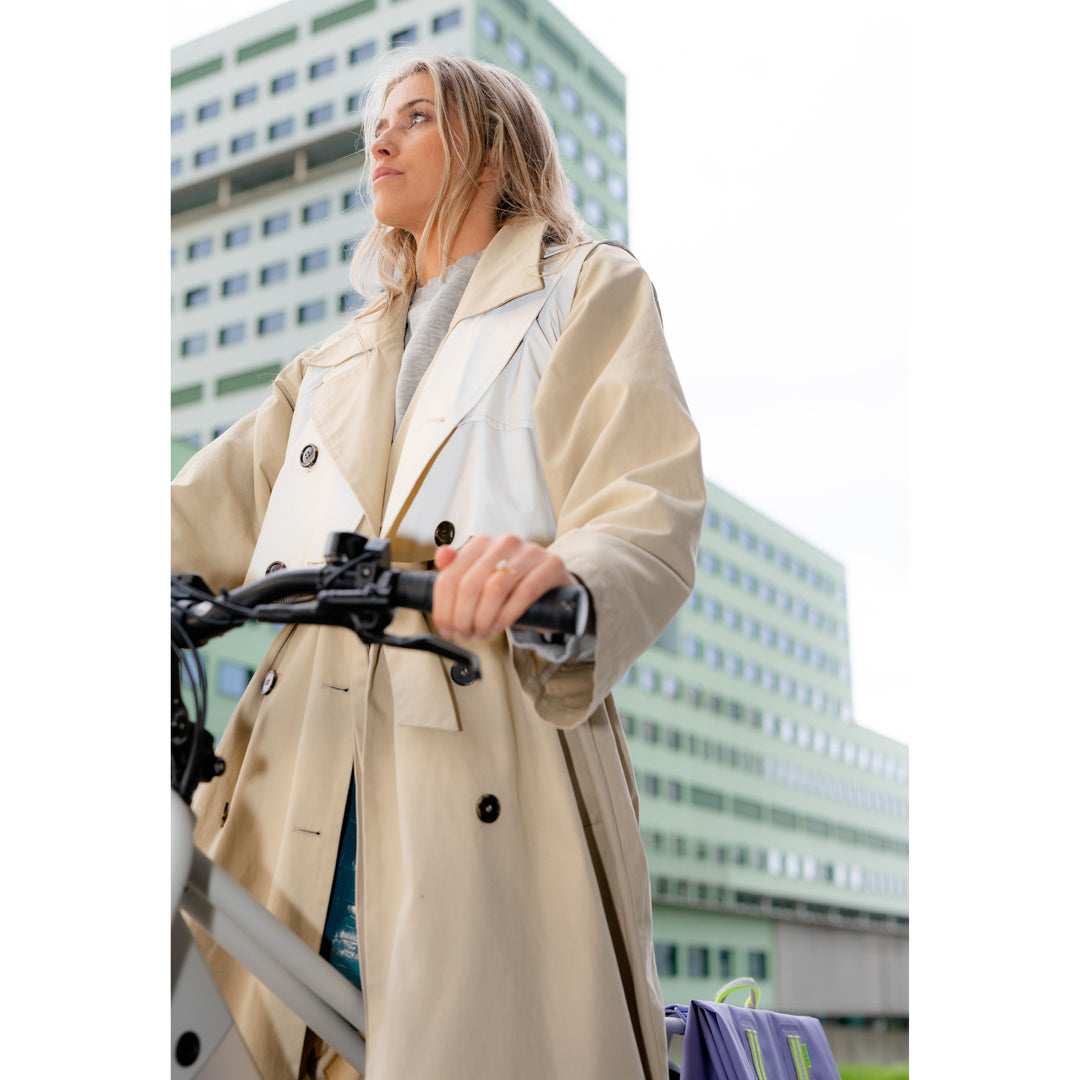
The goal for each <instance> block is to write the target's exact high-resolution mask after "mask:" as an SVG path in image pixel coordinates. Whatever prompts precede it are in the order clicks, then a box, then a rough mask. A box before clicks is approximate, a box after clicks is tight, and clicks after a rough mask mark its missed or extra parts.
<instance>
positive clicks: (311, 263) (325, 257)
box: [300, 248, 330, 274]
mask: <svg viewBox="0 0 1080 1080" xmlns="http://www.w3.org/2000/svg"><path fill="white" fill-rule="evenodd" d="M329 261H330V253H329V251H327V249H326V248H322V249H321V250H319V251H310V252H308V254H307V255H302V256H301V257H300V273H301V274H311V273H314V271H316V270H323V269H325V267H326V265H327V263H328V262H329Z"/></svg>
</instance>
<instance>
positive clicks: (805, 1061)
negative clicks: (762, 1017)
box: [787, 1035, 810, 1080]
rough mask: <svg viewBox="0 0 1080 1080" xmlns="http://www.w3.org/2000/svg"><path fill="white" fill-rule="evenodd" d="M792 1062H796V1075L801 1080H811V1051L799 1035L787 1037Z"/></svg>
mask: <svg viewBox="0 0 1080 1080" xmlns="http://www.w3.org/2000/svg"><path fill="white" fill-rule="evenodd" d="M787 1041H788V1049H789V1050H790V1051H791V1060H792V1061H794V1062H795V1075H796V1076H797V1077H798V1078H799V1080H810V1051H809V1050H807V1049H806V1043H804V1042H803V1041H802V1039H801V1038H800V1037H799V1036H798V1035H789V1036H788V1037H787Z"/></svg>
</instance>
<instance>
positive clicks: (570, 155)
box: [559, 131, 581, 161]
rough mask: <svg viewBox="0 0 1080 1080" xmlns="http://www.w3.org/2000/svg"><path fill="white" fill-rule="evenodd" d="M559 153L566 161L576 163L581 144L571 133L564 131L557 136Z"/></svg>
mask: <svg viewBox="0 0 1080 1080" xmlns="http://www.w3.org/2000/svg"><path fill="white" fill-rule="evenodd" d="M559 153H560V154H562V156H563V157H564V158H566V160H567V161H577V159H578V156H579V155H580V153H581V143H580V142H578V137H577V136H576V135H575V134H574V133H573V132H572V131H564V132H563V133H562V134H561V135H560V136H559Z"/></svg>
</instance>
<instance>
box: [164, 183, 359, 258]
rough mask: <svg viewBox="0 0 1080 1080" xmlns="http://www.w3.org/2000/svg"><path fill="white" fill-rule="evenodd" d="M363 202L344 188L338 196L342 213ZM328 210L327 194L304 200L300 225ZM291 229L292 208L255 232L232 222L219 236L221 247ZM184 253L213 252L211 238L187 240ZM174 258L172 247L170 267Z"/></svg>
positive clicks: (191, 255)
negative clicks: (308, 200) (307, 201)
mask: <svg viewBox="0 0 1080 1080" xmlns="http://www.w3.org/2000/svg"><path fill="white" fill-rule="evenodd" d="M364 205H365V197H364V196H363V195H361V194H360V193H359V192H358V191H355V190H352V191H346V192H345V193H344V194H343V195H342V196H341V211H342V213H348V212H349V211H350V210H355V209H358V208H359V207H361V206H364ZM332 212H333V202H332V200H331V199H330V197H329V196H326V197H324V198H321V199H314V200H313V201H312V202H309V203H305V204H304V205H303V206H301V207H300V224H301V225H313V224H314V223H315V222H317V221H324V220H326V219H327V218H329V217H330V215H331V213H332ZM291 228H292V211H291V210H278V211H276V212H275V213H273V214H268V215H267V216H266V217H264V218H263V219H262V221H261V222H260V223H259V226H258V230H257V231H256V228H255V226H254V225H252V224H244V225H236V226H234V227H233V228H231V229H227V230H226V231H225V233H224V235H223V236H222V246H223V247H224V248H225V249H231V248H239V247H243V246H244V245H245V244H249V243H251V241H252V240H253V239H254V238H255V236H256V235H258V236H262V237H271V236H278V235H280V234H281V233H285V232H288V231H289V229H291ZM186 252H187V259H188V261H189V262H193V261H194V260H196V259H204V258H206V257H207V256H208V255H212V254H213V252H214V237H212V236H200V237H199V239H197V240H192V241H190V242H189V243H188V245H187V248H186ZM176 257H177V256H176V248H173V250H172V264H173V266H175V265H176Z"/></svg>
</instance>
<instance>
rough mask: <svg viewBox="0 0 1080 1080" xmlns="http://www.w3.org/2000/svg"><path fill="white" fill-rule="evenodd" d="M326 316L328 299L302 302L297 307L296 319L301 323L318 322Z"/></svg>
mask: <svg viewBox="0 0 1080 1080" xmlns="http://www.w3.org/2000/svg"><path fill="white" fill-rule="evenodd" d="M325 317H326V301H325V300H312V301H311V302H310V303H307V304H301V305H300V306H299V307H298V308H297V309H296V321H297V322H301V323H309V322H317V321H318V320H319V319H322V318H325Z"/></svg>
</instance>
